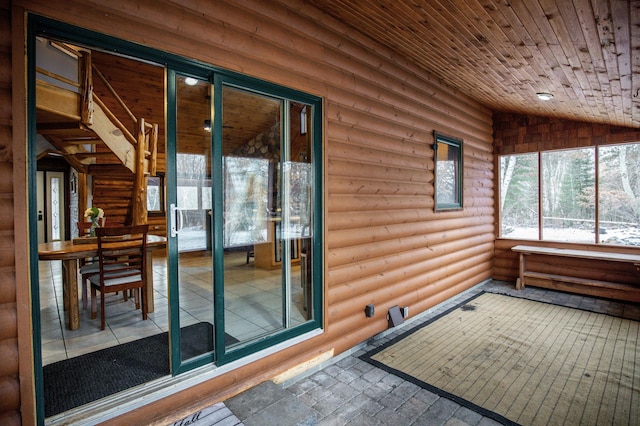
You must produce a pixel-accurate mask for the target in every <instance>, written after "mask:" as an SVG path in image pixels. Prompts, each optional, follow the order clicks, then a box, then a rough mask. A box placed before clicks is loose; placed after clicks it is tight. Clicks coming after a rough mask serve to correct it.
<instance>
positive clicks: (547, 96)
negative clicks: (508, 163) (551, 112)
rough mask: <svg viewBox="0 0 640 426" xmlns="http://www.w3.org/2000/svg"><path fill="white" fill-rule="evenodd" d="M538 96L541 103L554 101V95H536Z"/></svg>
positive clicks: (542, 93) (543, 93) (541, 93)
mask: <svg viewBox="0 0 640 426" xmlns="http://www.w3.org/2000/svg"><path fill="white" fill-rule="evenodd" d="M536 96H537V97H538V99H540V100H541V101H550V100H551V99H553V95H552V94H551V93H545V92H540V93H536Z"/></svg>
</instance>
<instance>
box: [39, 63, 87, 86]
mask: <svg viewBox="0 0 640 426" xmlns="http://www.w3.org/2000/svg"><path fill="white" fill-rule="evenodd" d="M36 72H37V73H39V74H42V75H46V76H47V77H51V78H53V79H54V80H58V81H60V82H62V83H65V84H68V85H70V86H73V87H78V88H79V87H80V83H78V82H77V81H73V80H69V79H68V78H66V77H63V76H61V75H60V74H56V73H53V72H51V71H47V70H45V69H43V68H40V67H36Z"/></svg>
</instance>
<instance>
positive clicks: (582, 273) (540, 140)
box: [493, 113, 640, 283]
mask: <svg viewBox="0 0 640 426" xmlns="http://www.w3.org/2000/svg"><path fill="white" fill-rule="evenodd" d="M493 119H494V145H495V152H496V154H498V155H509V154H524V153H528V152H538V151H546V150H553V149H561V148H580V147H587V146H596V145H606V144H616V143H625V142H637V141H640V130H638V129H630V128H627V127H618V126H610V125H604V124H593V123H583V122H576V121H570V120H560V119H551V118H546V117H534V116H524V115H517V114H506V113H496V114H494V117H493ZM498 158H499V157H498V156H497V155H496V171H497V164H498V163H497V162H498ZM499 196H500V194H499V191H498V190H496V200H495V205H496V206H498V205H499ZM497 211H498V208H497V207H496V212H497ZM496 223H498V221H496ZM496 235H499V226H496ZM518 244H527V245H536V246H542V247H563V248H564V247H566V248H578V249H586V250H596V251H615V252H621V253H635V254H637V253H638V252H640V248H637V247H613V246H606V245H603V244H572V243H556V242H542V241H540V242H537V241H533V242H532V241H529V240H511V239H498V240H496V244H495V258H494V271H493V277H494V278H495V279H498V280H506V281H513V282H515V279H516V278H517V276H518V262H519V257H518V255H517V254H516V253H514V252H512V251H511V247H513V246H516V245H518ZM527 264H528V265H530V266H531V268H532V269H533V268H535V270H536V271H539V272H546V273H556V274H563V275H566V274H571V275H575V276H577V277H581V278H589V279H594V280H604V281H616V282H621V283H637V281H638V277H637V272H636V271H635V269H634V268H633V265H627V264H618V263H616V264H607V263H606V262H595V263H594V262H593V261H591V260H579V259H566V258H558V257H551V256H545V257H543V258H536V257H533V258H532V259H531V260H530V261H527ZM562 271H564V272H562Z"/></svg>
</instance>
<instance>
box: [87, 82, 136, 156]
mask: <svg viewBox="0 0 640 426" xmlns="http://www.w3.org/2000/svg"><path fill="white" fill-rule="evenodd" d="M93 100H94V101H95V102H96V103H97V104H98V105H100V107H101V108H102V110H103V111H104V113H105V114H106V115H107V117H109V120H111V122H112V123H113V124H115V125H116V127H117V128H118V129H120V130H121V131H122V134H123V135H124V137H125V138H126V139H127V141H128V142H129V143H130V144H131V145H133V146H136V145H137V143H138V142H137V141H136V138H135V137H133V135H132V134H131V132H130V131H129V130H127V128H126V127H125V125H124V124H122V122H121V121H120V120H118V117H116V116H115V115H114V114H113V113H112V112H111V110H110V109H109V108H107V106H106V105H105V104H104V102H102V100H100V98H99V97H98V96H96V94H95V93H94V94H93Z"/></svg>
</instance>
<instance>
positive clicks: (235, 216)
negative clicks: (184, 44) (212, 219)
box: [222, 86, 284, 347]
mask: <svg viewBox="0 0 640 426" xmlns="http://www.w3.org/2000/svg"><path fill="white" fill-rule="evenodd" d="M282 111H283V101H281V100H279V99H273V98H269V97H266V96H263V95H258V94H254V93H250V92H247V91H244V90H240V89H236V88H231V87H227V86H224V87H223V91H222V181H223V182H222V187H223V194H222V197H223V221H224V223H223V246H224V308H225V311H224V313H225V315H224V317H225V319H224V324H225V332H226V334H225V337H226V341H225V346H227V347H228V346H231V345H234V344H236V343H239V342H246V341H250V340H253V339H255V338H257V337H260V336H264V335H267V334H270V333H273V332H274V331H277V330H280V329H282V328H283V327H284V322H283V315H284V312H283V306H284V305H283V300H284V299H283V281H282V273H281V259H282V256H283V254H282V250H283V248H282V244H281V241H282V240H281V232H282V231H281V220H282V215H281V212H282V207H281V190H280V187H281V175H282V171H281V166H280V165H281V157H282V155H281V145H282V131H281V127H282V124H281V121H282Z"/></svg>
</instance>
